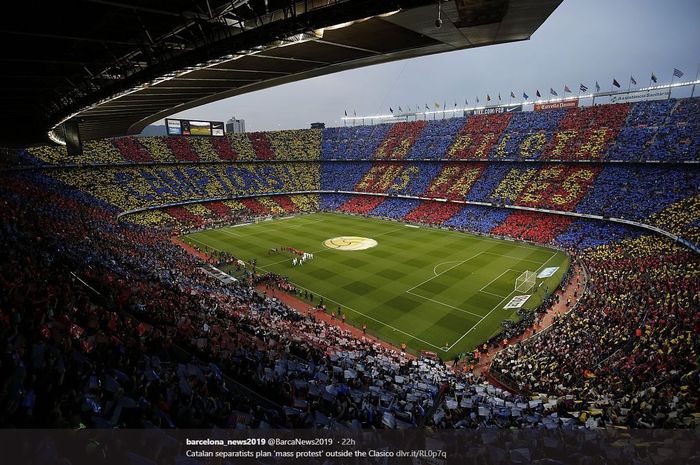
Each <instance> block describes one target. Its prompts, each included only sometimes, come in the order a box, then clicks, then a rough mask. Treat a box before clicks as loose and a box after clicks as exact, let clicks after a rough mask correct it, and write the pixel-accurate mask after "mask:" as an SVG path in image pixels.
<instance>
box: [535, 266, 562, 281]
mask: <svg viewBox="0 0 700 465" xmlns="http://www.w3.org/2000/svg"><path fill="white" fill-rule="evenodd" d="M558 269H559V267H558V266H552V267H549V268H545V269H544V270H542V271H540V274H538V275H537V277H538V278H540V279H544V278H550V277H552V276H554V273H556V272H557V270H558Z"/></svg>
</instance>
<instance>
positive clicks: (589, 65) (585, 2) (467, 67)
mask: <svg viewBox="0 0 700 465" xmlns="http://www.w3.org/2000/svg"><path fill="white" fill-rule="evenodd" d="M699 65H700V1H698V0H564V2H563V3H562V4H561V5H560V6H559V8H557V9H556V10H555V11H554V13H553V14H552V15H551V16H550V17H549V18H548V19H547V21H546V22H545V23H544V24H543V25H542V26H541V27H540V28H539V29H538V30H537V31H535V33H534V34H533V35H532V37H531V39H530V40H529V41H523V42H517V43H510V44H503V45H495V46H489V47H482V48H476V49H470V50H462V51H458V52H450V53H443V54H439V55H433V56H429V57H422V58H415V59H410V60H403V61H398V62H392V63H387V64H382V65H376V66H371V67H365V68H359V69H355V70H351V71H344V72H340V73H336V74H332V75H328V76H322V77H318V78H313V79H307V80H305V81H300V82H295V83H291V84H285V85H282V86H279V87H274V88H271V89H266V90H262V91H258V92H252V93H250V94H246V95H242V96H238V97H232V98H229V99H225V100H221V101H219V102H215V103H211V104H208V105H204V106H201V107H198V108H195V109H192V110H187V111H184V112H181V113H177V114H174V115H173V116H174V117H181V118H193V119H207V120H215V121H226V120H228V119H229V118H231V117H232V116H235V117H237V118H242V119H244V120H245V122H246V130H248V131H261V130H277V129H292V128H308V127H309V124H310V123H312V122H316V121H320V122H324V123H326V125H327V126H342V124H343V123H342V121H341V119H340V118H341V117H342V116H343V112H344V111H347V112H348V114H349V115H352V114H353V111H356V112H357V115H358V116H360V115H373V114H386V113H388V112H389V107H392V108H393V109H394V110H396V109H398V107H399V106H401V107H402V108H403V109H404V110H406V109H407V107H408V106H410V107H411V108H414V107H415V106H416V105H420V106H421V107H424V105H425V104H428V105H431V106H432V105H433V104H434V103H435V102H439V103H440V104H441V105H442V103H443V102H447V108H448V109H449V108H450V107H453V106H454V103H455V102H456V103H457V104H458V105H459V106H464V103H465V99H467V100H468V101H469V104H470V105H473V104H475V100H476V97H477V96H478V97H479V99H480V100H481V102H482V104H483V103H484V101H485V99H486V94H489V95H490V96H491V98H492V99H495V97H496V96H497V95H498V93H499V92H500V93H501V97H502V98H503V101H504V102H508V100H509V96H510V92H511V91H513V92H514V93H515V95H516V96H517V97H518V98H521V97H522V94H523V92H525V93H527V94H528V95H529V96H530V97H533V96H534V95H535V91H536V90H538V89H539V91H540V92H541V93H542V95H543V96H547V95H548V93H549V89H550V87H552V88H554V89H555V90H556V91H557V92H558V93H559V95H563V88H564V85H568V86H569V88H570V89H571V90H572V91H574V93H576V92H578V88H579V85H580V84H581V83H583V84H584V85H586V86H588V87H589V89H590V90H591V91H592V90H593V89H594V85H595V81H596V80H597V81H598V82H599V83H600V86H601V90H603V91H606V90H610V88H611V83H612V80H613V79H617V81H618V82H619V83H620V84H621V86H622V88H624V89H626V88H627V86H628V83H629V79H630V76H633V77H634V78H635V80H636V81H637V83H638V85H639V87H643V86H647V85H649V82H650V76H651V73H654V74H655V75H656V77H657V78H658V81H659V84H664V83H668V82H669V81H670V80H671V75H672V73H673V69H674V68H678V69H680V70H682V71H683V73H684V76H683V80H691V79H694V78H695V76H696V75H697V72H698V66H699ZM676 80H678V79H676ZM688 93H689V91H688ZM697 93H700V88H699V89H698V92H696V94H697ZM675 95H676V94H675V93H674V96H675ZM678 96H685V95H684V94H683V92H681V93H679V94H678ZM514 101H515V100H514ZM160 124H162V122H161V123H160Z"/></svg>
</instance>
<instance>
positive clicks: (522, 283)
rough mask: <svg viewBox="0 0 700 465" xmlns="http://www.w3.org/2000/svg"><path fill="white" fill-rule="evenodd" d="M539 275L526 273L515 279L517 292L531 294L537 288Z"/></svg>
mask: <svg viewBox="0 0 700 465" xmlns="http://www.w3.org/2000/svg"><path fill="white" fill-rule="evenodd" d="M536 281H537V275H536V274H535V272H534V271H525V272H524V273H523V274H521V275H520V276H518V277H517V278H516V279H515V290H516V291H517V292H530V290H531V289H532V288H533V287H535V284H536Z"/></svg>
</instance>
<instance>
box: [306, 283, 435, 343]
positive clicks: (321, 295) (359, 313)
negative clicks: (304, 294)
mask: <svg viewBox="0 0 700 465" xmlns="http://www.w3.org/2000/svg"><path fill="white" fill-rule="evenodd" d="M293 284H294V285H295V286H296V287H298V288H299V289H304V290H305V291H309V292H311V293H313V294H316V295H317V296H319V297H323V299H324V300H326V301H328V302H334V303H336V304H339V305H340V306H341V307H344V308H347V309H348V310H350V311H351V312H353V313H357V314H358V315H362V316H364V317H365V318H368V319H370V320H372V321H375V322H377V323H380V324H383V325H384V326H386V327H387V328H391V329H393V330H394V331H397V332H399V333H401V334H404V335H406V336H408V337H410V338H411V339H415V340H416V341H420V342H422V343H423V344H427V345H429V346H430V347H432V348H434V349H437V350H442V351H443V352H447V351H446V350H445V348H444V347H439V346H436V345H435V344H433V343H430V342H428V341H426V340H423V339H421V338H419V337H418V336H414V335H413V334H411V333H407V332H406V331H403V330H401V329H399V328H396V327H394V326H392V325H390V324H388V323H384V322H383V321H381V320H378V319H376V318H374V317H373V316H370V315H367V314H366V313H362V312H361V311H359V310H355V309H354V308H352V307H348V306H347V305H345V304H344V303H342V302H338V301H337V300H334V299H331V298H330V297H327V296H325V295H323V294H319V293H318V292H316V291H312V290H311V289H307V288H305V287H304V286H300V285H298V284H296V283H293ZM378 337H379V338H380V339H381V336H378Z"/></svg>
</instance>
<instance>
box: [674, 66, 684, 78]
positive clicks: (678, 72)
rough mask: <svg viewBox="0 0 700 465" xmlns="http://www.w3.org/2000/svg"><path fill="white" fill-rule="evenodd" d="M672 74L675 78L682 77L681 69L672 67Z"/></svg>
mask: <svg viewBox="0 0 700 465" xmlns="http://www.w3.org/2000/svg"><path fill="white" fill-rule="evenodd" d="M673 75H674V76H676V77H677V78H682V77H683V71H681V70H680V69H678V68H673Z"/></svg>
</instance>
